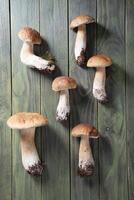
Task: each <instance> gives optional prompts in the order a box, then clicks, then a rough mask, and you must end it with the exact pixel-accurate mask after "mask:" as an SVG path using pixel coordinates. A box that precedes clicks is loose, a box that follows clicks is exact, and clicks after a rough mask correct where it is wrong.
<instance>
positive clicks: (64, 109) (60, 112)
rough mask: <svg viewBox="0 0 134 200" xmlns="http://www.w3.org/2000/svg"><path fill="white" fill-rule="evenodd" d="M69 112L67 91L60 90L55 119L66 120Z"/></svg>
mask: <svg viewBox="0 0 134 200" xmlns="http://www.w3.org/2000/svg"><path fill="white" fill-rule="evenodd" d="M69 113H70V104H69V91H68V90H62V91H60V98H59V103H58V106H57V112H56V119H57V120H60V121H62V120H67V117H68V115H69Z"/></svg>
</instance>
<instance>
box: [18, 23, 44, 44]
mask: <svg viewBox="0 0 134 200" xmlns="http://www.w3.org/2000/svg"><path fill="white" fill-rule="evenodd" d="M18 36H19V38H20V39H21V40H22V41H24V42H30V43H33V44H40V43H41V36H40V33H39V32H37V31H36V30H34V29H32V28H30V27H24V28H22V29H21V30H20V31H19V33H18Z"/></svg>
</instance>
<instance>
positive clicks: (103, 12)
mask: <svg viewBox="0 0 134 200" xmlns="http://www.w3.org/2000/svg"><path fill="white" fill-rule="evenodd" d="M0 5H1V6H0V47H1V48H0V70H1V73H0V130H1V133H0V172H1V176H0V200H11V199H13V200H18V199H20V200H24V199H25V200H29V199H32V200H37V199H38V200H42V199H45V200H53V199H54V200H61V199H65V200H70V199H71V200H76V199H77V200H120V199H121V200H133V199H134V192H133V186H134V181H133V179H134V164H133V163H134V158H133V151H134V147H133V143H134V137H133V128H134V126H133V118H134V114H133V101H134V97H133V87H134V72H133V71H134V70H133V51H134V38H133V35H134V30H133V18H134V2H133V0H120V1H116V0H113V1H110V0H107V1H105V0H96V1H94V0H84V1H80V0H57V1H55V0H40V1H36V0H29V1H27V0H10V1H9V0H5V1H2V0H1V1H0ZM79 14H88V15H92V16H93V17H94V18H95V19H96V22H97V25H96V24H92V25H88V27H87V33H88V44H87V50H88V53H87V56H88V57H90V56H92V55H93V54H96V52H97V53H106V54H108V55H110V56H111V57H112V59H113V65H112V67H111V68H109V69H107V81H106V85H107V91H108V96H109V98H110V102H109V104H107V105H106V106H104V105H100V104H99V105H98V104H97V102H96V100H94V98H93V96H92V83H93V78H94V72H95V70H93V69H87V68H84V69H82V68H80V67H78V66H77V65H76V63H75V61H74V44H75V38H76V33H75V32H73V31H72V30H70V29H69V23H70V21H71V20H72V19H73V17H75V16H77V15H79ZM26 25H28V26H32V27H34V28H35V29H37V30H39V31H40V33H41V35H42V36H43V38H44V39H45V40H46V41H47V43H48V46H47V45H46V43H45V41H44V42H43V45H42V47H41V48H38V47H37V54H39V55H44V53H45V52H46V50H47V49H50V51H51V53H52V55H53V56H54V57H55V58H56V60H57V66H58V70H57V71H56V72H55V73H54V74H53V75H52V76H51V75H43V74H39V73H38V72H36V71H33V70H31V69H29V68H28V67H27V66H25V65H23V64H22V63H21V61H20V57H19V53H20V49H21V47H22V41H20V40H19V39H18V37H17V32H18V31H19V29H20V28H21V27H23V26H26ZM68 74H69V75H70V76H72V77H74V78H75V79H76V81H77V82H78V88H77V89H76V90H74V91H71V92H70V102H71V109H72V110H71V116H70V120H69V121H68V122H66V123H65V124H61V123H58V122H56V120H55V111H56V107H57V103H58V99H59V95H58V93H55V92H54V91H52V90H51V84H52V80H53V79H54V78H55V77H56V76H58V75H68ZM18 111H31V112H32V111H33V112H34V111H36V112H41V113H42V114H45V115H47V117H48V118H49V126H48V127H46V128H42V129H38V130H37V133H38V134H36V144H37V147H38V150H39V154H40V157H41V159H42V160H43V161H44V162H45V164H46V168H45V170H44V174H43V176H42V177H38V178H37V177H31V176H30V175H28V174H27V173H26V172H25V170H24V169H23V166H22V162H21V153H20V147H19V135H18V134H17V133H18V131H13V133H12V135H11V131H10V129H8V128H7V126H6V120H7V118H8V117H9V116H10V114H12V113H16V112H18ZM80 122H90V123H93V124H94V125H96V126H98V129H99V131H100V133H101V135H102V136H101V139H99V142H98V141H94V140H92V141H91V144H92V149H93V154H94V158H95V163H96V170H95V174H94V176H93V177H90V178H80V177H78V176H77V165H78V149H79V140H77V139H76V138H72V137H71V135H70V130H71V128H72V127H73V126H75V125H76V124H78V123H80Z"/></svg>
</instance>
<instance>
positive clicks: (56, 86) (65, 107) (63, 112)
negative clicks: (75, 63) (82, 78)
mask: <svg viewBox="0 0 134 200" xmlns="http://www.w3.org/2000/svg"><path fill="white" fill-rule="evenodd" d="M76 87H77V83H76V81H75V80H74V79H73V78H71V77H68V76H60V77H57V78H55V79H54V81H53V83H52V89H53V90H54V91H56V92H60V98H59V103H58V106H57V112H56V119H57V120H60V121H63V120H67V118H68V115H69V113H70V103H69V89H75V88H76Z"/></svg>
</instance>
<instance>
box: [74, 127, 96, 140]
mask: <svg viewBox="0 0 134 200" xmlns="http://www.w3.org/2000/svg"><path fill="white" fill-rule="evenodd" d="M71 134H72V136H73V137H81V136H89V137H91V138H98V137H99V133H98V131H97V129H96V128H95V127H94V126H92V125H90V124H78V125H77V126H75V127H74V128H73V129H72V131H71Z"/></svg>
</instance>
